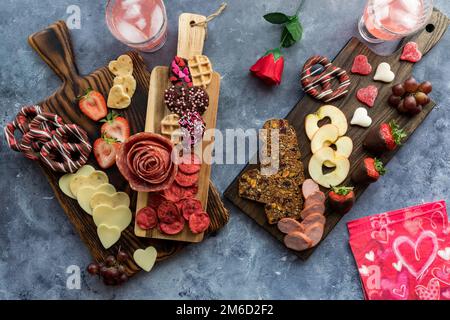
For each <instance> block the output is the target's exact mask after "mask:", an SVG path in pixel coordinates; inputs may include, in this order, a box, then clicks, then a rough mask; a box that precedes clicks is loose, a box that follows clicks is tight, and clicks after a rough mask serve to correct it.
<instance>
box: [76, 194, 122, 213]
mask: <svg viewBox="0 0 450 320" xmlns="http://www.w3.org/2000/svg"><path fill="white" fill-rule="evenodd" d="M80 192H81V191H80ZM90 200H91V201H90V203H89V207H90V208H92V209H94V208H95V207H98V206H99V205H102V204H104V205H107V206H110V207H111V208H116V207H119V206H124V207H129V206H130V197H129V196H128V194H126V193H125V192H115V193H108V192H98V191H97V192H95V194H93V196H92V197H91V199H90Z"/></svg>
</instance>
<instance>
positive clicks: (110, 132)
mask: <svg viewBox="0 0 450 320" xmlns="http://www.w3.org/2000/svg"><path fill="white" fill-rule="evenodd" d="M101 122H105V124H103V125H102V128H101V129H100V131H101V132H102V135H103V136H105V137H108V138H112V139H116V140H117V141H118V142H124V141H125V140H126V139H128V138H129V137H130V125H129V123H128V120H127V119H125V118H124V117H121V116H120V115H119V114H117V113H115V112H114V111H112V112H110V113H109V114H108V116H107V117H106V119H103V120H102V121H101Z"/></svg>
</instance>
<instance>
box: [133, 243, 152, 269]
mask: <svg viewBox="0 0 450 320" xmlns="http://www.w3.org/2000/svg"><path fill="white" fill-rule="evenodd" d="M157 256H158V252H157V251H156V249H155V248H154V247H148V248H147V249H145V250H143V249H137V250H136V251H135V252H134V254H133V259H134V262H136V264H137V265H138V266H139V267H141V268H142V270H144V271H147V272H150V270H152V268H153V265H154V264H155V262H156V258H157Z"/></svg>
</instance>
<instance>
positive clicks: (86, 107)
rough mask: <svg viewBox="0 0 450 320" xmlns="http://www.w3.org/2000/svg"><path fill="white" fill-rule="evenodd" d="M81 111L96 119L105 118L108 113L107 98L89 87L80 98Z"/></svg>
mask: <svg viewBox="0 0 450 320" xmlns="http://www.w3.org/2000/svg"><path fill="white" fill-rule="evenodd" d="M78 99H79V100H78V105H79V106H80V110H81V112H83V113H84V114H85V115H86V116H88V117H89V118H90V119H92V120H94V121H98V120H100V119H101V118H104V117H105V116H106V115H107V114H108V108H107V107H106V101H105V98H104V97H103V96H102V94H101V93H100V92H97V91H94V90H92V89H91V88H89V89H88V90H87V91H86V93H85V94H84V96H81V97H79V98H78Z"/></svg>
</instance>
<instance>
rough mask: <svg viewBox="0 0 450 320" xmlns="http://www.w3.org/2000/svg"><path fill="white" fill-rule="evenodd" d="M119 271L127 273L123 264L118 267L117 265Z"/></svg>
mask: <svg viewBox="0 0 450 320" xmlns="http://www.w3.org/2000/svg"><path fill="white" fill-rule="evenodd" d="M117 271H119V274H123V273H125V271H126V270H125V267H124V266H123V265H119V266H118V267H117Z"/></svg>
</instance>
